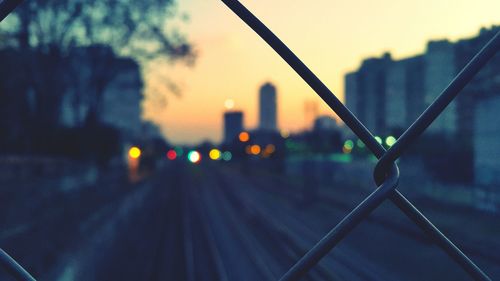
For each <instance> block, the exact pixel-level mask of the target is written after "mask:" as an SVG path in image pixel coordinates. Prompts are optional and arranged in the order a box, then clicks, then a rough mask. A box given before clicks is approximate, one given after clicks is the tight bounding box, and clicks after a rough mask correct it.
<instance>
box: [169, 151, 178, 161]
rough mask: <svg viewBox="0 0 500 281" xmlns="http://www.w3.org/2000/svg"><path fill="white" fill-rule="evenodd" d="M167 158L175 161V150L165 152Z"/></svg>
mask: <svg viewBox="0 0 500 281" xmlns="http://www.w3.org/2000/svg"><path fill="white" fill-rule="evenodd" d="M167 158H168V159H169V160H175V158H177V152H175V150H173V149H171V150H169V151H168V152H167Z"/></svg>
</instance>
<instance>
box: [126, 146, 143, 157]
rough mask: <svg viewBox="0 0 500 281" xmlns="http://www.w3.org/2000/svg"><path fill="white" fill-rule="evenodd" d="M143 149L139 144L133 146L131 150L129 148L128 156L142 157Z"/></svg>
mask: <svg viewBox="0 0 500 281" xmlns="http://www.w3.org/2000/svg"><path fill="white" fill-rule="evenodd" d="M141 153H142V152H141V149H139V148H138V147H137V146H132V147H131V148H130V149H129V150H128V156H130V158H132V159H137V158H139V157H141Z"/></svg>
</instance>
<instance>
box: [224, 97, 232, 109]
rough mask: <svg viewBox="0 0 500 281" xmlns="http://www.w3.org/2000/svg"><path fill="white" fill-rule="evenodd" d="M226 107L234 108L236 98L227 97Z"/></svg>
mask: <svg viewBox="0 0 500 281" xmlns="http://www.w3.org/2000/svg"><path fill="white" fill-rule="evenodd" d="M224 107H225V108H226V109H233V108H234V100H232V99H227V100H226V101H225V102H224Z"/></svg>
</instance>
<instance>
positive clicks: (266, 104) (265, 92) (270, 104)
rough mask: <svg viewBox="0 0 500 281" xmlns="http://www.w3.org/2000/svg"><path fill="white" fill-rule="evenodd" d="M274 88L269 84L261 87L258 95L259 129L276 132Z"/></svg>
mask: <svg viewBox="0 0 500 281" xmlns="http://www.w3.org/2000/svg"><path fill="white" fill-rule="evenodd" d="M276 111H277V110H276V87H275V86H274V85H273V84H271V83H266V84H264V85H262V87H261V88H260V93H259V129H261V130H265V131H277V130H278V126H277V113H276Z"/></svg>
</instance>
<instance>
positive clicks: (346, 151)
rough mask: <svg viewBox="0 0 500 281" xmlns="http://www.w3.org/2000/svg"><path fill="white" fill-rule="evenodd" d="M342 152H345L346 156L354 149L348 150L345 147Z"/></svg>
mask: <svg viewBox="0 0 500 281" xmlns="http://www.w3.org/2000/svg"><path fill="white" fill-rule="evenodd" d="M342 152H344V154H349V153H351V152H352V148H347V147H346V146H345V145H344V146H343V147H342Z"/></svg>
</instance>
